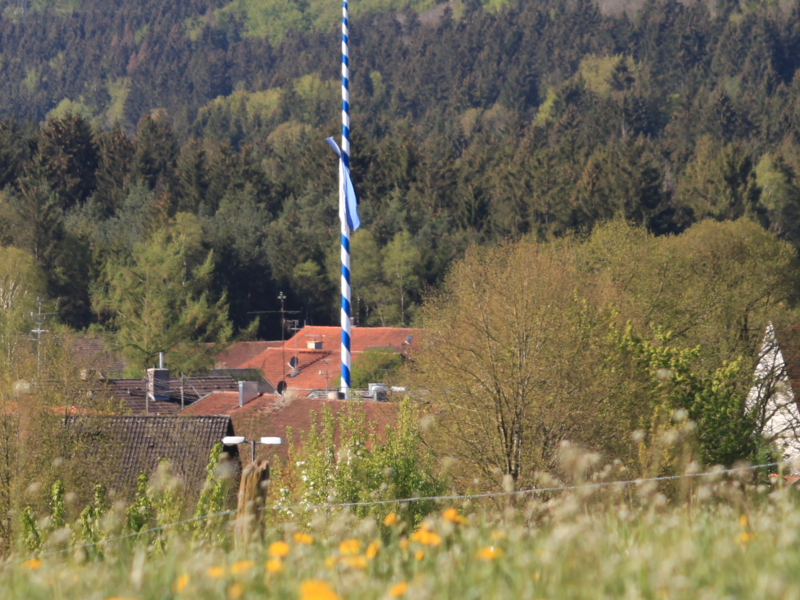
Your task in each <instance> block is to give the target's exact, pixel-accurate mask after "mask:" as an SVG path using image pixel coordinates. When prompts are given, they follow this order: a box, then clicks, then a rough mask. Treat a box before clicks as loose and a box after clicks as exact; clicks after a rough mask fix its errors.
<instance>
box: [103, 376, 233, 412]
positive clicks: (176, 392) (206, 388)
mask: <svg viewBox="0 0 800 600" xmlns="http://www.w3.org/2000/svg"><path fill="white" fill-rule="evenodd" d="M181 385H183V404H184V406H188V405H189V404H192V403H193V402H197V401H198V400H199V399H200V398H203V397H204V396H207V395H208V394H210V393H212V392H219V391H222V392H232V391H236V392H238V391H239V383H238V382H237V381H236V380H235V379H233V378H232V377H184V378H183V383H181V378H180V377H173V378H170V380H169V400H159V401H154V400H152V399H150V402H149V403H148V402H147V397H146V392H147V379H146V378H140V379H106V380H105V381H103V389H104V391H105V392H106V393H107V394H108V395H109V396H111V397H112V398H114V399H115V400H121V401H122V403H123V407H124V408H125V409H126V410H130V411H131V412H133V413H135V414H144V413H145V410H149V413H148V414H154V413H155V414H160V415H171V414H175V413H176V412H178V411H179V410H180V409H181Z"/></svg>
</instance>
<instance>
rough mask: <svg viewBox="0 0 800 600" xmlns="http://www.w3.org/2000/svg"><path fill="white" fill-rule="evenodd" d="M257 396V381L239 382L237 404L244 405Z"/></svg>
mask: <svg viewBox="0 0 800 600" xmlns="http://www.w3.org/2000/svg"><path fill="white" fill-rule="evenodd" d="M256 398H258V382H257V381H240V382H239V406H244V405H245V404H247V403H248V402H250V401H251V400H255V399H256Z"/></svg>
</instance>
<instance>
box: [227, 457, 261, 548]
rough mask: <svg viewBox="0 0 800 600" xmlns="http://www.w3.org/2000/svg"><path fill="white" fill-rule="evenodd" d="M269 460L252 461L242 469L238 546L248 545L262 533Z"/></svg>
mask: <svg viewBox="0 0 800 600" xmlns="http://www.w3.org/2000/svg"><path fill="white" fill-rule="evenodd" d="M268 482H269V461H268V460H261V461H259V462H251V463H250V464H249V465H247V466H246V467H245V468H244V469H243V470H242V480H241V483H240V484H239V496H238V502H237V506H236V525H235V539H236V545H237V546H245V545H247V544H248V543H249V542H250V541H251V540H252V539H253V537H254V536H256V535H261V534H262V533H263V532H262V528H261V526H260V525H261V522H262V518H261V514H260V513H261V508H262V507H263V506H264V503H265V501H266V499H267V483H268Z"/></svg>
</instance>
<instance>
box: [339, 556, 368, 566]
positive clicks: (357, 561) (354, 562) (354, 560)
mask: <svg viewBox="0 0 800 600" xmlns="http://www.w3.org/2000/svg"><path fill="white" fill-rule="evenodd" d="M341 563H342V564H343V565H344V566H346V567H350V568H351V569H366V568H367V557H366V556H343V557H342V560H341Z"/></svg>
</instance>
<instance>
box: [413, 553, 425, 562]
mask: <svg viewBox="0 0 800 600" xmlns="http://www.w3.org/2000/svg"><path fill="white" fill-rule="evenodd" d="M414 558H415V559H416V560H417V562H419V561H421V560H422V559H423V558H425V552H423V551H422V550H417V551H416V552H415V553H414Z"/></svg>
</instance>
